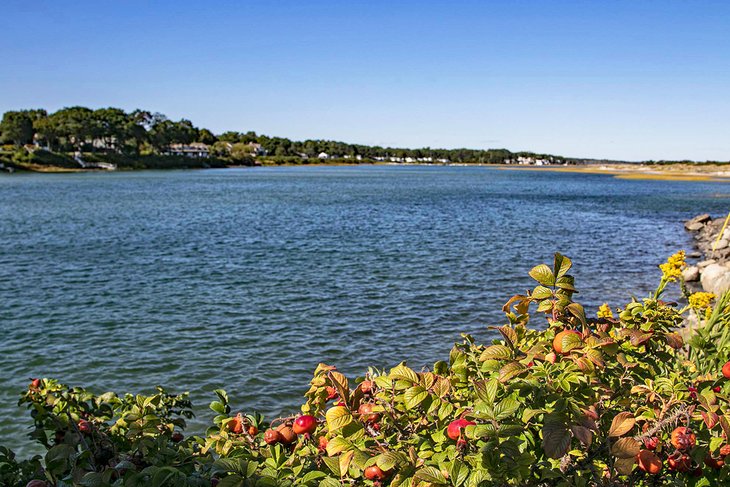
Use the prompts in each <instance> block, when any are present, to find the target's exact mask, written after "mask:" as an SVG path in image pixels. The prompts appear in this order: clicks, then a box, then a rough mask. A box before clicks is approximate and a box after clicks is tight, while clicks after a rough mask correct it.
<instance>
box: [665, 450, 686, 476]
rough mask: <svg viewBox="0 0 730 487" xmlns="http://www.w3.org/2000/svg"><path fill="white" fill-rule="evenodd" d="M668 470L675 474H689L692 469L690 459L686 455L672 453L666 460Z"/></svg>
mask: <svg viewBox="0 0 730 487" xmlns="http://www.w3.org/2000/svg"><path fill="white" fill-rule="evenodd" d="M667 463H668V464H669V470H674V471H677V472H689V469H690V468H691V467H692V459H691V458H690V457H689V455H687V454H686V453H680V452H674V453H673V454H671V455H670V456H669V458H668V459H667Z"/></svg>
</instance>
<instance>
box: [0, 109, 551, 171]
mask: <svg viewBox="0 0 730 487" xmlns="http://www.w3.org/2000/svg"><path fill="white" fill-rule="evenodd" d="M0 142H2V143H4V144H12V145H15V146H19V147H20V146H23V145H27V144H32V143H33V144H36V145H38V146H40V147H43V148H47V149H48V150H50V151H52V152H72V151H84V152H102V151H105V152H116V153H119V154H125V155H137V154H155V153H156V154H161V153H164V151H165V150H166V149H167V148H168V147H169V146H170V145H171V144H190V143H193V142H200V143H204V144H206V145H208V146H209V148H210V152H211V154H212V155H214V156H219V157H230V158H233V159H235V158H246V157H250V156H251V150H252V149H251V147H252V145H251V144H260V145H261V147H262V148H263V149H264V150H265V151H266V153H267V154H268V155H270V156H273V157H299V158H305V157H306V158H316V157H318V156H319V155H320V154H321V153H326V154H328V155H329V156H330V157H339V158H342V157H347V158H362V159H366V160H375V159H378V158H380V159H383V158H385V159H386V160H387V159H389V158H395V159H397V160H401V161H403V160H405V159H407V158H411V159H413V160H420V161H428V160H430V161H433V162H436V161H439V160H441V161H450V162H464V163H466V162H472V163H503V162H505V160H507V159H513V158H515V157H519V156H524V157H535V158H549V159H551V160H553V161H554V162H562V161H564V159H563V158H562V157H557V156H549V155H544V154H534V153H527V152H520V153H513V152H510V151H508V150H507V149H488V150H479V149H432V148H429V147H425V148H419V149H408V148H393V147H380V146H368V145H362V144H348V143H345V142H338V141H333V140H304V141H294V140H291V139H288V138H285V137H270V136H267V135H260V134H257V133H256V132H253V131H249V132H236V131H227V132H224V133H222V134H218V135H216V134H214V133H213V132H212V131H210V130H208V129H206V128H199V127H196V126H195V125H194V124H193V123H192V122H191V121H190V120H187V119H181V120H178V121H174V120H170V119H169V118H168V117H167V116H165V115H164V114H161V113H156V112H150V111H146V110H133V111H131V112H126V111H124V110H122V109H120V108H113V107H109V108H99V109H96V110H93V109H90V108H87V107H81V106H75V107H68V108H62V109H60V110H58V111H56V112H53V113H48V112H47V111H46V110H43V109H32V110H17V111H7V112H5V113H4V114H3V118H2V122H0Z"/></svg>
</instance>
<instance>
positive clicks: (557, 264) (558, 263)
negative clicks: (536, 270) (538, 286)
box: [553, 252, 573, 277]
mask: <svg viewBox="0 0 730 487" xmlns="http://www.w3.org/2000/svg"><path fill="white" fill-rule="evenodd" d="M572 266H573V262H572V261H571V260H570V259H569V258H567V257H566V256H564V255H562V254H560V253H559V252H555V258H554V260H553V269H554V270H555V276H556V277H563V276H564V275H565V273H566V272H568V271H569V270H570V268H571V267H572Z"/></svg>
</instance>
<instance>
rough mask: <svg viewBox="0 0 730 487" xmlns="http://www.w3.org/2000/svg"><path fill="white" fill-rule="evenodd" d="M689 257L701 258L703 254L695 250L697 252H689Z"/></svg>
mask: <svg viewBox="0 0 730 487" xmlns="http://www.w3.org/2000/svg"><path fill="white" fill-rule="evenodd" d="M687 257H688V258H690V259H699V258H700V257H702V254H701V253H699V252H696V251H695V252H690V253H688V254H687Z"/></svg>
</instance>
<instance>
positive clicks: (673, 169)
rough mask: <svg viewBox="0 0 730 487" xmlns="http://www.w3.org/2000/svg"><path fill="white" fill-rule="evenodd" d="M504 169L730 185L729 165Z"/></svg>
mask: <svg viewBox="0 0 730 487" xmlns="http://www.w3.org/2000/svg"><path fill="white" fill-rule="evenodd" d="M497 167H499V168H500V169H504V170H516V171H554V172H575V173H585V174H610V175H613V176H614V177H616V178H619V179H658V180H665V181H716V182H730V165H728V166H725V165H709V164H708V165H706V166H700V165H692V164H672V165H662V164H600V165H599V164H596V165H590V166H503V165H499V166H497Z"/></svg>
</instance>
